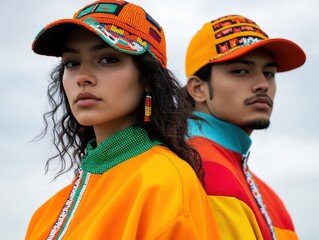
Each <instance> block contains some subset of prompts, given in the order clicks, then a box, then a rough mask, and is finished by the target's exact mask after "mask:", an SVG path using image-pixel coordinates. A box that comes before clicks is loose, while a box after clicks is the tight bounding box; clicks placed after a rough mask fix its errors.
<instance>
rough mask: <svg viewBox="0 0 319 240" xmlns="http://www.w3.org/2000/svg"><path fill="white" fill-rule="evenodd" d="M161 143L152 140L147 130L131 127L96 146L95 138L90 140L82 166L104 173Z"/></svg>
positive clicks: (94, 171) (90, 170)
mask: <svg viewBox="0 0 319 240" xmlns="http://www.w3.org/2000/svg"><path fill="white" fill-rule="evenodd" d="M161 144H162V143H161V142H160V141H151V140H150V139H149V137H148V135H147V132H146V130H144V129H142V128H139V127H129V128H126V129H124V130H122V131H120V132H117V133H115V134H113V135H111V136H110V137H109V138H107V139H106V140H104V141H103V142H102V143H101V144H99V145H98V146H97V147H96V148H94V146H96V140H95V139H94V140H91V141H90V142H88V144H87V148H86V149H87V155H86V156H85V157H84V158H83V159H82V165H81V168H82V169H83V170H84V171H86V172H90V173H93V174H103V173H105V172H106V171H107V170H109V169H111V168H112V167H115V166H116V165H118V164H120V163H122V162H124V161H126V160H128V159H130V158H133V157H135V156H137V155H139V154H141V153H143V152H145V151H147V150H149V149H151V148H152V147H154V146H157V145H161Z"/></svg>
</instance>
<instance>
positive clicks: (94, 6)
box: [32, 0, 167, 67]
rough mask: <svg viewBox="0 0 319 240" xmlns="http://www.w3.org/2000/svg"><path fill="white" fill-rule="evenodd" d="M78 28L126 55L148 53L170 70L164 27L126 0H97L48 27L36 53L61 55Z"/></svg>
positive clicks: (37, 42)
mask: <svg viewBox="0 0 319 240" xmlns="http://www.w3.org/2000/svg"><path fill="white" fill-rule="evenodd" d="M78 26H81V27H84V28H85V29H87V30H89V31H91V32H93V33H95V34H96V35H98V36H99V37H100V38H101V39H102V40H104V41H105V42H106V43H107V44H109V45H110V46H111V47H113V48H115V49H117V50H119V51H122V52H124V53H127V54H132V55H140V54H143V53H145V52H146V51H147V52H149V53H150V54H151V55H152V56H153V57H154V58H156V59H157V60H158V61H159V62H160V63H161V64H162V65H163V66H164V67H166V64H167V57H166V42H165V35H164V31H163V29H162V27H161V26H160V25H159V24H158V23H157V22H156V21H155V20H154V19H153V18H152V17H151V16H150V15H149V14H148V13H147V12H145V11H144V9H143V8H141V7H139V6H137V5H134V4H132V3H129V2H126V1H122V0H100V1H95V2H93V3H91V4H89V5H87V6H85V7H84V8H82V9H80V10H79V11H77V12H76V13H75V14H74V16H73V18H69V19H60V20H57V21H54V22H52V23H50V24H48V25H47V26H46V27H45V28H43V29H42V30H41V31H40V32H39V34H38V35H37V37H36V38H35V40H34V42H33V44H32V48H33V50H34V52H36V53H38V54H41V55H48V56H61V54H62V48H63V45H64V43H65V40H66V38H67V36H68V34H69V33H70V31H72V30H73V29H74V27H78Z"/></svg>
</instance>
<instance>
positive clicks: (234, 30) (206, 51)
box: [186, 15, 306, 77]
mask: <svg viewBox="0 0 319 240" xmlns="http://www.w3.org/2000/svg"><path fill="white" fill-rule="evenodd" d="M259 47H262V48H265V49H268V50H269V51H270V52H271V53H272V55H273V57H274V59H275V62H276V65H277V71H278V72H284V71H288V70H292V69H294V68H297V67H300V66H301V65H303V64H304V62H305V61H306V55H305V53H304V51H303V50H302V49H301V48H300V47H299V46H298V45H297V44H295V43H294V42H292V41H289V40H287V39H282V38H269V37H268V35H267V34H266V33H265V32H264V31H263V30H261V29H260V27H259V26H258V25H257V24H256V23H255V22H253V21H252V20H250V19H248V18H245V17H243V16H239V15H228V16H224V17H221V18H218V19H216V20H213V21H211V22H208V23H206V24H204V26H203V27H202V29H201V30H199V31H198V32H197V33H196V34H195V36H194V37H193V39H192V40H191V42H190V44H189V46H188V49H187V53H186V76H187V77H190V76H191V75H194V74H195V73H196V72H197V71H198V70H199V69H201V68H202V67H204V66H205V65H206V64H209V63H218V62H225V61H229V60H232V59H235V58H238V57H240V56H242V55H245V54H247V53H249V52H251V51H252V50H254V49H256V48H259Z"/></svg>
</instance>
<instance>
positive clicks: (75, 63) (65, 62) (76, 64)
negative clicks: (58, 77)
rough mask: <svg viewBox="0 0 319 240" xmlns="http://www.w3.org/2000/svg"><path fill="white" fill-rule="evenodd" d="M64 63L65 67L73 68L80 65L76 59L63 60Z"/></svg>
mask: <svg viewBox="0 0 319 240" xmlns="http://www.w3.org/2000/svg"><path fill="white" fill-rule="evenodd" d="M63 65H64V67H65V68H73V67H76V66H78V65H79V63H78V62H76V61H63Z"/></svg>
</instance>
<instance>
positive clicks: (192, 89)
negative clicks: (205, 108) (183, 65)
mask: <svg viewBox="0 0 319 240" xmlns="http://www.w3.org/2000/svg"><path fill="white" fill-rule="evenodd" d="M186 87H187V91H188V93H189V95H190V96H191V97H192V98H193V99H194V101H195V102H198V103H204V102H205V101H206V99H207V96H206V94H207V83H206V82H205V81H203V80H202V79H200V78H199V77H197V76H191V77H190V78H189V79H188V80H187V84H186Z"/></svg>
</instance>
